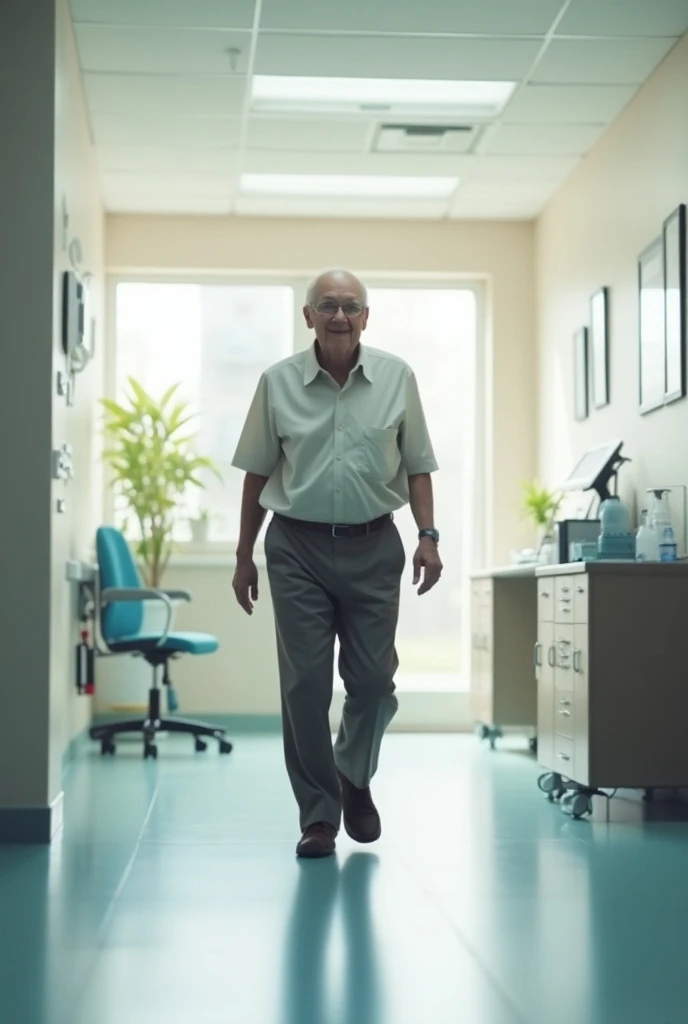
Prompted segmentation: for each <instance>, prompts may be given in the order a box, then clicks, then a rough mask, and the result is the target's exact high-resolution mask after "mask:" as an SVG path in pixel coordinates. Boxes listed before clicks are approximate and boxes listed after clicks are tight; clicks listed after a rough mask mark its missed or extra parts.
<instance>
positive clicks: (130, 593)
mask: <svg viewBox="0 0 688 1024" xmlns="http://www.w3.org/2000/svg"><path fill="white" fill-rule="evenodd" d="M100 600H101V602H102V603H103V604H112V603H113V602H115V601H162V602H163V604H164V605H166V607H167V621H166V623H165V629H164V631H163V634H162V636H161V637H160V639H159V640H158V642H157V644H156V645H155V646H156V647H162V646H163V645H164V643H165V641H166V640H167V637H168V636H169V633H170V626H171V625H172V614H173V608H172V601H171V600H170V597H169V595H168V594H166V593H165V591H163V590H154V589H153V588H152V587H106V588H105V590H101V592H100Z"/></svg>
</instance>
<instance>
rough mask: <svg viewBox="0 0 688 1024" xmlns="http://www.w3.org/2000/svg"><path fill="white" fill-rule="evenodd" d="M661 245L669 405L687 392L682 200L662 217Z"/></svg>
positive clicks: (687, 305)
mask: <svg viewBox="0 0 688 1024" xmlns="http://www.w3.org/2000/svg"><path fill="white" fill-rule="evenodd" d="M674 232H675V236H674ZM672 236H673V237H672ZM662 245H663V248H664V347H665V355H664V359H665V380H664V404H665V405H668V404H669V403H670V402H676V401H678V400H679V399H681V398H685V396H686V324H687V321H688V295H687V294H686V206H685V203H681V205H680V206H677V207H676V209H675V210H674V211H673V213H671V214H670V215H669V216H668V217H667V219H666V220H665V221H664V224H663V225H662ZM672 287H673V288H676V289H678V296H679V297H678V304H677V306H676V307H674V308H673V309H671V310H670V308H669V291H670V288H672ZM672 371H673V372H672ZM670 376H671V378H672V379H670Z"/></svg>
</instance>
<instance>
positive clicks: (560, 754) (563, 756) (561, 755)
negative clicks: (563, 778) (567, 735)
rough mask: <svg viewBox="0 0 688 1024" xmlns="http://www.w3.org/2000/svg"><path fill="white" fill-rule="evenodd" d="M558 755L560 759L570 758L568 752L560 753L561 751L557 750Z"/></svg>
mask: <svg viewBox="0 0 688 1024" xmlns="http://www.w3.org/2000/svg"><path fill="white" fill-rule="evenodd" d="M559 757H560V758H561V760H562V761H570V760H571V758H570V757H569V755H568V754H562V753H561V751H560V752H559Z"/></svg>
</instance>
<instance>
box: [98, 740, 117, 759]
mask: <svg viewBox="0 0 688 1024" xmlns="http://www.w3.org/2000/svg"><path fill="white" fill-rule="evenodd" d="M116 750H117V747H116V746H115V744H114V741H113V740H103V741H102V742H101V744H100V753H101V755H102V756H103V757H107V756H108V755H109V756H110V757H114V756H115V751H116Z"/></svg>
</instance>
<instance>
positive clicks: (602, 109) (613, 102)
mask: <svg viewBox="0 0 688 1024" xmlns="http://www.w3.org/2000/svg"><path fill="white" fill-rule="evenodd" d="M636 92H637V87H636V86H634V85H527V86H525V87H524V88H523V89H520V90H519V92H517V93H516V95H515V96H514V98H513V100H511V102H510V103H509V105H508V106H507V108H506V110H505V111H504V114H503V115H502V121H503V122H504V123H505V124H511V123H514V122H516V123H519V124H524V123H526V122H529V123H533V124H539V123H541V122H549V123H550V124H551V123H556V124H585V123H589V124H592V123H594V122H597V121H604V122H606V123H607V124H608V123H609V122H610V121H613V120H614V118H615V117H616V116H617V115H618V114H620V113H621V111H622V110H623V108H624V107H625V106H626V104H627V103H629V102H630V100H631V99H632V98H633V96H634V95H635V94H636Z"/></svg>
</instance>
